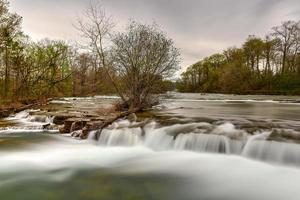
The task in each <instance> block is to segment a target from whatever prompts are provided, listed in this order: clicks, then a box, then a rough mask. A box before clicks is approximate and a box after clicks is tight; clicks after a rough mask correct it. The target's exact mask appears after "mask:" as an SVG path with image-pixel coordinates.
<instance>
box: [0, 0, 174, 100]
mask: <svg viewBox="0 0 300 200" xmlns="http://www.w3.org/2000/svg"><path fill="white" fill-rule="evenodd" d="M75 20H76V19H75ZM115 25H116V24H115V23H114V22H113V20H112V17H111V16H109V15H107V14H106V12H105V10H104V8H102V7H101V5H98V4H90V5H89V6H88V7H87V9H86V10H85V12H84V13H82V16H81V17H79V19H78V20H77V21H76V25H74V26H75V28H76V29H77V30H78V35H80V36H82V38H83V39H82V40H83V41H85V42H84V43H82V44H81V43H80V42H78V41H75V42H74V44H70V43H67V42H65V41H57V40H50V39H47V38H45V39H43V40H40V41H34V40H33V39H31V38H30V37H29V36H28V35H26V34H25V33H23V31H22V17H21V16H19V15H18V14H16V13H12V12H10V11H9V2H8V1H5V0H1V1H0V105H1V104H2V105H5V104H7V105H9V104H13V103H19V102H21V103H25V104H26V103H28V102H32V101H36V100H41V101H44V100H46V99H48V98H53V97H63V96H91V95H96V94H118V95H119V96H120V97H121V98H122V99H123V100H124V102H125V101H126V102H127V103H128V102H130V103H129V104H131V103H132V104H133V103H135V104H141V102H142V101H143V102H145V101H146V99H149V95H150V94H152V93H161V92H164V91H166V90H168V88H169V87H170V85H171V84H170V81H167V77H168V76H170V75H171V74H173V73H172V72H173V71H174V70H177V69H178V63H179V59H178V57H179V51H178V49H176V48H175V47H174V45H173V41H172V40H171V39H169V38H168V37H167V36H166V35H165V33H163V32H162V31H161V30H160V29H159V28H158V27H157V26H156V25H144V24H140V23H138V22H135V21H130V22H129V24H128V27H127V29H126V30H125V31H124V32H117V33H113V29H114V27H115ZM146 46H147V48H145V47H146ZM128 52H129V53H128ZM133 101H135V102H133ZM136 101H138V102H136ZM140 101H141V102H140Z"/></svg>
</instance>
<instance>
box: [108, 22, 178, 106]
mask: <svg viewBox="0 0 300 200" xmlns="http://www.w3.org/2000/svg"><path fill="white" fill-rule="evenodd" d="M179 55H180V54H179V50H178V49H177V48H175V47H174V42H173V41H172V40H171V39H169V38H168V37H167V36H166V34H165V33H163V32H162V31H161V30H160V29H158V28H157V26H156V25H152V26H151V25H144V24H140V23H137V22H134V21H132V22H131V23H130V24H129V26H128V27H127V31H126V32H124V33H119V34H117V35H116V36H115V37H114V38H113V46H112V54H111V58H112V59H113V65H114V67H115V69H116V70H117V72H118V73H119V76H120V77H121V80H122V83H123V88H124V91H125V95H126V97H127V99H128V100H127V102H128V105H129V107H130V108H134V107H145V106H148V105H149V104H151V103H152V102H151V100H150V98H151V94H153V93H154V92H155V91H154V89H155V88H157V86H158V84H160V83H161V81H162V80H163V79H164V78H168V77H170V76H172V75H173V74H174V72H175V71H176V70H177V69H178V64H179Z"/></svg>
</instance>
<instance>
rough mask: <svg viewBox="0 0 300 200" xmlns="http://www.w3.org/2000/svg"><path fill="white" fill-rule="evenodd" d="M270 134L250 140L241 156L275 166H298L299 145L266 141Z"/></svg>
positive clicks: (299, 160) (299, 157)
mask: <svg viewBox="0 0 300 200" xmlns="http://www.w3.org/2000/svg"><path fill="white" fill-rule="evenodd" d="M269 135H270V132H267V133H263V134H261V135H256V136H253V137H252V138H250V139H249V140H248V142H247V144H246V146H245V148H244V150H243V152H242V156H245V157H248V158H252V159H257V160H261V161H266V162H270V163H276V164H283V163H284V164H287V165H297V166H300V156H299V155H300V145H299V144H293V143H284V142H276V141H268V140H266V139H267V137H268V136H269Z"/></svg>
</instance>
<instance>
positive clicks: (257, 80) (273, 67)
mask: <svg viewBox="0 0 300 200" xmlns="http://www.w3.org/2000/svg"><path fill="white" fill-rule="evenodd" d="M177 89H178V90H179V91H181V92H220V93H235V94H292V95H300V21H298V22H295V21H286V22H283V23H282V24H281V25H280V26H276V27H273V28H272V32H271V33H270V34H269V35H267V36H266V37H265V38H259V37H257V36H253V35H251V36H249V37H248V39H247V41H246V42H245V43H244V44H243V45H242V47H241V48H236V47H233V48H229V49H227V50H225V51H224V52H223V53H221V54H214V55H212V56H210V57H207V58H204V59H203V60H201V61H200V62H197V63H195V64H193V65H192V66H190V67H188V68H187V70H186V71H185V72H184V73H182V74H181V79H180V81H178V83H177Z"/></svg>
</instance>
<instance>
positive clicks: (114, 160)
mask: <svg viewBox="0 0 300 200" xmlns="http://www.w3.org/2000/svg"><path fill="white" fill-rule="evenodd" d="M0 163H1V165H0V176H1V177H2V178H1V179H0V192H1V190H2V188H5V187H8V186H10V185H12V186H13V185H14V184H15V183H22V182H23V183H24V184H26V181H30V180H36V179H37V180H40V179H42V180H46V181H50V182H62V181H65V180H67V179H70V178H71V177H72V175H73V173H74V172H76V170H79V169H86V170H89V169H96V168H110V169H112V170H113V171H115V172H117V173H125V174H160V175H163V174H166V175H171V176H175V177H180V178H178V179H177V180H178V181H179V183H181V188H180V190H178V191H177V192H181V194H179V195H181V196H182V198H181V199H187V200H192V199H215V200H218V199H220V200H221V199H222V200H224V199H225V200H240V199H243V200H253V199H261V200H268V199H270V200H282V199H285V200H298V197H299V196H300V190H299V180H300V170H296V169H291V168H283V167H275V166H271V165H268V164H263V163H260V162H256V161H251V160H248V159H245V158H242V157H239V156H226V155H218V154H199V153H193V152H187V151H180V152H178V151H163V152H157V151H153V150H151V149H149V148H147V147H143V146H135V147H131V148H128V147H109V148H103V147H99V146H97V145H93V144H90V143H88V142H87V141H84V142H82V141H75V140H70V141H69V139H68V138H66V139H62V138H60V139H59V141H57V142H50V143H49V144H43V145H32V146H31V147H30V149H24V150H22V151H18V152H1V153H0ZM20 166H22V167H20ZM60 169H68V170H64V171H61V170H60ZM32 173H34V175H33V174H32ZM4 174H6V175H5V176H2V175H4ZM175 181H176V180H175ZM174 192H176V191H174ZM178 199H180V198H178Z"/></svg>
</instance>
